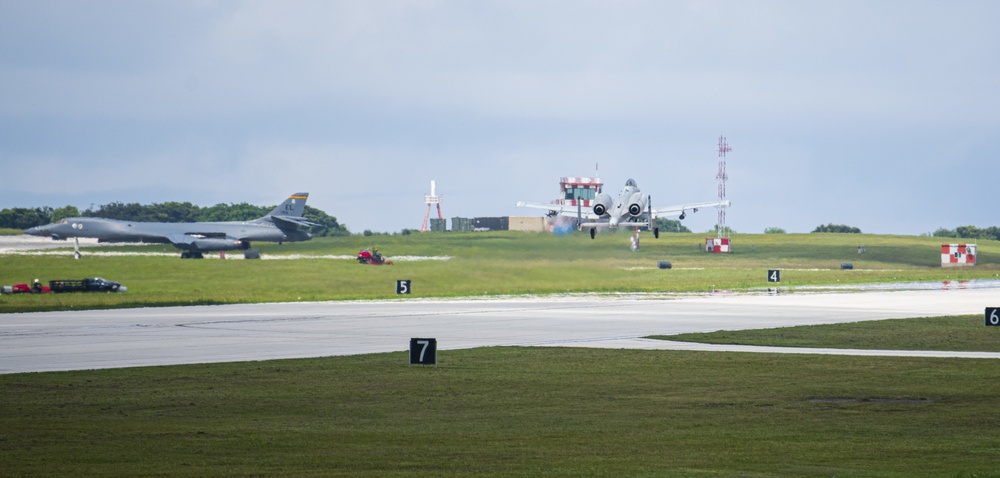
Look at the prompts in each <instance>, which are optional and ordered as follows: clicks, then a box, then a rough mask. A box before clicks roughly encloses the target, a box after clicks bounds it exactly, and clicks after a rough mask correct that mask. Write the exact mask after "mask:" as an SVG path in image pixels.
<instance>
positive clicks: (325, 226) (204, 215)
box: [0, 202, 351, 237]
mask: <svg viewBox="0 0 1000 478" xmlns="http://www.w3.org/2000/svg"><path fill="white" fill-rule="evenodd" d="M275 207H276V206H254V205H252V204H247V203H239V204H222V203H220V204H216V205H214V206H208V207H200V206H196V205H194V204H191V203H190V202H165V203H158V204H145V205H144V204H139V203H122V202H113V203H110V204H103V205H101V206H98V207H97V208H96V209H94V208H91V209H86V210H84V211H82V212H81V211H80V210H78V209H77V208H76V207H74V206H66V207H61V208H55V209H53V208H51V207H37V208H11V209H2V210H0V228H5V229H21V230H24V229H28V228H31V227H35V226H43V225H45V224H50V223H53V222H58V221H60V220H62V219H65V218H67V217H103V218H106V219H119V220H122V221H143V222H207V221H250V220H253V219H257V218H259V217H263V216H264V215H265V214H267V213H269V212H271V211H272V210H273V209H274V208H275ZM303 216H304V217H305V218H306V219H307V220H309V221H312V222H315V223H316V224H318V226H314V227H310V228H308V229H307V230H308V232H309V233H311V234H312V235H314V236H317V237H326V236H348V235H350V234H351V233H350V231H348V230H347V227H346V226H344V225H342V224H340V223H338V222H337V218H336V217H333V216H330V215H328V214H327V213H325V212H323V211H321V210H319V209H316V208H314V207H311V206H308V205H307V206H306V208H305V212H303Z"/></svg>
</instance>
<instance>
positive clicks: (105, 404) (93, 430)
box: [0, 233, 1000, 477]
mask: <svg viewBox="0 0 1000 478" xmlns="http://www.w3.org/2000/svg"><path fill="white" fill-rule="evenodd" d="M702 240H703V237H702V235H697V234H681V235H673V234H671V235H664V236H661V238H660V239H659V240H653V239H652V238H651V237H648V236H644V238H643V242H642V249H641V250H640V251H639V252H637V253H632V252H631V251H629V250H628V248H627V244H628V236H627V235H625V234H621V235H602V236H598V240H596V241H591V240H590V239H589V238H585V237H581V236H571V237H556V236H549V235H539V234H521V233H476V234H451V233H449V234H433V235H432V234H426V235H415V236H377V237H371V238H362V237H349V238H335V239H320V240H313V241H310V242H307V243H303V244H294V245H284V246H277V245H264V246H263V247H262V249H263V250H264V253H265V254H271V255H280V254H305V255H311V256H323V255H353V254H354V253H356V252H357V250H358V249H360V248H362V247H366V246H377V247H379V248H380V249H381V250H382V251H383V252H384V253H386V254H387V255H389V256H403V255H412V256H441V255H448V256H450V257H451V259H450V260H447V261H418V262H397V264H396V265H394V266H391V267H387V266H383V267H373V266H361V265H358V264H357V263H356V262H354V261H351V260H338V259H316V258H314V259H295V260H263V261H242V260H239V261H236V260H233V261H219V260H209V259H206V260H202V261H182V260H180V259H178V258H176V257H118V256H115V257H100V256H97V255H86V256H85V257H84V258H83V259H82V260H80V261H74V260H73V259H71V258H70V257H69V256H68V254H67V255H66V256H65V257H63V256H20V255H3V256H0V274H3V275H2V276H0V283H13V282H26V281H29V280H30V279H31V278H34V277H39V276H40V277H41V278H42V279H43V280H47V279H49V278H73V277H83V276H89V275H101V276H104V277H106V278H109V279H114V280H120V281H121V282H123V283H124V284H126V285H127V286H129V288H130V291H129V292H128V293H127V294H65V295H35V296H32V295H18V296H3V297H0V312H12V311H18V310H46V309H75V308H93V307H137V306H143V305H167V304H187V303H230V302H254V301H260V302H270V301H287V300H292V301H294V300H340V299H350V298H371V299H379V298H387V297H395V295H394V291H393V286H394V281H395V280H396V279H399V278H408V279H411V280H413V281H414V292H415V294H416V295H417V296H425V297H429V296H440V297H447V296H460V295H481V294H526V293H533V294H547V293H562V292H567V291H571V292H588V291H596V292H617V291H636V292H665V291H666V292H669V291H703V290H711V289H733V290H740V289H754V288H763V287H766V286H767V283H766V282H765V273H766V271H767V270H768V269H773V268H777V269H782V271H783V272H782V281H783V282H782V286H783V287H785V288H786V290H787V289H789V288H790V289H794V287H795V286H801V285H821V284H826V285H830V284H845V283H865V282H879V281H904V282H905V281H943V280H966V279H977V278H978V279H986V278H989V279H993V278H996V277H997V275H998V273H1000V268H998V267H997V265H996V264H998V263H1000V247H998V244H997V243H996V242H986V241H983V242H980V243H979V248H980V255H979V264H980V265H977V266H976V267H975V268H967V269H966V268H963V269H942V268H941V267H939V264H938V262H939V254H940V243H941V240H940V239H937V238H918V237H885V236H858V235H839V234H808V235H755V236H744V235H739V236H735V237H734V243H735V251H734V252H733V253H732V254H725V255H715V254H705V253H702V252H699V250H698V244H699V243H700V242H701V241H702ZM751 244H752V245H753V246H754V247H753V249H752V250H750V245H751ZM858 245H865V246H866V249H867V252H866V253H865V254H862V255H858V254H857V246H858ZM101 250H104V249H101ZM115 250H120V249H115ZM131 250H141V251H151V250H153V251H169V252H171V253H173V252H174V250H173V249H172V248H164V247H160V246H152V247H143V248H140V249H131ZM85 252H86V251H85ZM661 260H667V261H671V262H672V264H673V267H674V268H673V269H670V270H661V269H657V268H656V262H657V261H661ZM841 262H852V263H853V264H854V267H855V269H854V270H850V271H842V270H840V269H839V265H840V263H841ZM18 279H19V280H18ZM2 318H3V315H2V314H0V320H2ZM994 332H998V331H997V330H995V328H989V329H987V328H985V327H983V325H982V317H979V316H963V317H943V318H924V319H906V320H891V321H880V322H866V323H862V324H843V325H828V326H815V327H794V328H786V329H772V330H767V331H741V332H718V333H715V334H699V335H698V336H694V335H693V334H692V335H685V336H675V337H670V338H672V339H679V338H680V339H684V340H700V341H708V342H726V343H747V344H764V345H786V346H808V347H833V348H837V347H842V348H886V349H928V350H982V351H997V350H1000V336H998V335H997V334H996V333H994ZM439 361H440V363H439V365H438V367H436V368H427V367H409V366H407V365H406V357H405V354H404V353H392V354H373V355H363V356H353V357H331V358H320V359H306V360H281V361H267V362H245V363H229V364H210V365H187V366H170V367H147V368H129V369H117V370H97V371H75V372H57V373H37V374H12V375H0V430H2V432H0V476H67V475H71V476H80V475H84V476H136V475H170V476H329V475H333V476H435V477H437V476H468V475H479V476H525V475H543V476H760V477H766V476H865V477H868V476H885V477H911V476H933V477H937V476H965V477H972V476H976V477H990V476H992V477H997V476H1000V434H998V433H997V432H996V430H997V429H998V427H1000V412H998V410H1000V409H998V407H997V405H996V402H997V400H996V396H997V395H998V392H1000V388H998V386H997V382H996V377H998V376H1000V362H998V361H996V360H986V359H944V358H899V357H838V356H819V355H784V354H750V353H707V352H676V351H614V350H596V349H573V348H568V349H563V348H552V349H546V348H513V347H500V348H479V349H471V350H458V351H444V352H441V353H440V354H439Z"/></svg>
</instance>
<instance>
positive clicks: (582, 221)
mask: <svg viewBox="0 0 1000 478" xmlns="http://www.w3.org/2000/svg"><path fill="white" fill-rule="evenodd" d="M729 205H730V202H729V200H724V201H713V202H703V203H692V204H681V205H677V206H666V207H653V201H652V198H651V197H650V196H646V195H643V194H642V191H640V190H639V186H638V185H637V184H636V182H635V180H634V179H629V180H628V181H625V187H624V188H622V191H621V192H620V193H618V197H617V198H612V197H611V196H610V195H609V194H607V193H601V194H598V195H597V197H596V198H594V206H593V207H592V208H590V209H588V210H586V211H584V210H583V208H582V206H580V205H579V203H577V205H576V206H571V205H566V204H541V203H530V202H524V201H519V202H518V203H517V204H516V206H517V207H530V208H535V209H546V210H548V211H549V214H548V215H549V216H556V215H560V216H575V217H576V224H577V228H578V229H580V230H583V229H584V228H589V229H590V238H591V239H593V238H594V235H595V234H596V232H597V229H599V228H609V229H616V228H618V227H619V226H624V227H633V226H634V227H645V228H647V229H651V230H652V231H653V236H654V237H657V238H659V237H660V229H659V228H658V227H656V218H657V217H670V216H677V217H678V219H684V217H685V216H686V215H687V211H691V212H698V209H701V208H705V207H728V206H729Z"/></svg>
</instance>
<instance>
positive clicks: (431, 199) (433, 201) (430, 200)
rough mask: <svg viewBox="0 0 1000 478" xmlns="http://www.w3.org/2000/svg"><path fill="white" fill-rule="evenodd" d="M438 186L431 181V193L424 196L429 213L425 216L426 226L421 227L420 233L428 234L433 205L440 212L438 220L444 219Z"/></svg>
mask: <svg viewBox="0 0 1000 478" xmlns="http://www.w3.org/2000/svg"><path fill="white" fill-rule="evenodd" d="M436 190H437V184H435V182H434V180H433V179H431V193H430V194H429V195H425V196H424V204H426V205H427V213H425V214H424V224H423V225H422V226H420V232H427V221H428V220H429V219H430V218H431V205H436V206H437V210H438V219H442V220H443V219H444V216H442V215H441V199H443V198H442V197H441V196H438V195H437V192H436Z"/></svg>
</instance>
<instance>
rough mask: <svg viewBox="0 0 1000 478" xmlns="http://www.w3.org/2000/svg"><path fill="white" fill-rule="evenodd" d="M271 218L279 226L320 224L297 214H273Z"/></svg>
mask: <svg viewBox="0 0 1000 478" xmlns="http://www.w3.org/2000/svg"><path fill="white" fill-rule="evenodd" d="M271 220H272V221H274V222H275V225H277V226H278V227H281V226H306V227H312V226H318V225H319V224H316V223H315V222H311V221H309V220H307V219H306V218H304V217H297V216H271Z"/></svg>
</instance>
